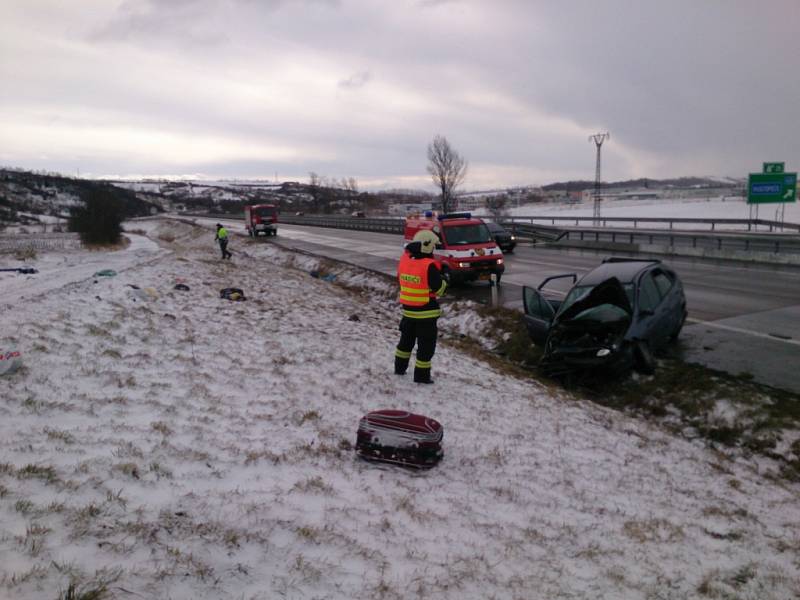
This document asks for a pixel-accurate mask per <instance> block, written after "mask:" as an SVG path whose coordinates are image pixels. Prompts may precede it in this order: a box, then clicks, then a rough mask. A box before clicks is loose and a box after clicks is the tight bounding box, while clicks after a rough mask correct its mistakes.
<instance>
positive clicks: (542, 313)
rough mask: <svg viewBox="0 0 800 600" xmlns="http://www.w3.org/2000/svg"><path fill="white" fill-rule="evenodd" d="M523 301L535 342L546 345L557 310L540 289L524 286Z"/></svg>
mask: <svg viewBox="0 0 800 600" xmlns="http://www.w3.org/2000/svg"><path fill="white" fill-rule="evenodd" d="M522 303H523V305H524V306H525V314H524V315H523V318H524V319H525V326H526V327H527V328H528V335H530V337H531V339H532V340H533V343H534V344H536V345H537V346H542V347H544V343H545V342H546V341H547V336H548V334H549V333H550V326H551V324H552V323H553V317H555V314H556V311H555V309H553V307H552V306H551V305H550V303H549V302H548V301H547V298H545V297H544V296H543V295H542V294H541V293H540V292H539V291H538V290H536V289H534V288H530V287H528V286H523V287H522Z"/></svg>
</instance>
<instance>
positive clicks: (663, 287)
mask: <svg viewBox="0 0 800 600" xmlns="http://www.w3.org/2000/svg"><path fill="white" fill-rule="evenodd" d="M653 278H654V279H655V282H656V287H657V288H658V293H659V295H660V296H661V297H662V298H663V297H664V296H666V295H667V292H669V290H670V288H671V287H672V284H673V283H674V281H673V279H672V277H670V276H669V274H668V273H665V272H664V271H656V273H655V275H654V276H653Z"/></svg>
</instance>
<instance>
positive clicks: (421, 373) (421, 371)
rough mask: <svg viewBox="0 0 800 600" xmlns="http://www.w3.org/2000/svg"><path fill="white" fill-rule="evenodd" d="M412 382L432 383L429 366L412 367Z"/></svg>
mask: <svg viewBox="0 0 800 600" xmlns="http://www.w3.org/2000/svg"><path fill="white" fill-rule="evenodd" d="M414 383H433V379H431V368H430V367H428V368H420V367H414Z"/></svg>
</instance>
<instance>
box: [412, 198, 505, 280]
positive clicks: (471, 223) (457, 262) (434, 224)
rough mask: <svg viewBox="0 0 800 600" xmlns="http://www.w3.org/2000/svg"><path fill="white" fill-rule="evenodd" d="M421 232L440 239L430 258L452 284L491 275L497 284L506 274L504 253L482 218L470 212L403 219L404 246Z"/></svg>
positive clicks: (487, 278)
mask: <svg viewBox="0 0 800 600" xmlns="http://www.w3.org/2000/svg"><path fill="white" fill-rule="evenodd" d="M424 229H428V230H431V231H433V232H434V233H435V234H436V235H438V236H439V239H440V240H441V244H440V245H437V246H436V249H435V250H434V252H433V255H434V258H436V259H437V260H439V261H440V262H441V263H442V269H443V270H444V271H446V272H448V273H449V275H450V281H451V282H453V283H458V282H465V281H491V276H492V275H496V276H497V280H496V281H497V283H500V277H501V276H502V274H503V271H505V264H504V263H505V260H504V259H503V252H502V251H501V250H500V248H498V247H497V244H496V243H495V241H494V238H493V237H492V234H491V233H490V232H489V228H488V227H486V223H484V222H483V221H482V220H481V219H478V218H473V216H472V215H471V214H470V213H450V214H446V215H437V214H436V213H433V212H426V213H425V214H424V215H411V216H409V217H406V226H405V235H404V237H405V241H406V243H408V242H410V241H411V240H413V238H414V235H416V233H417V232H418V231H422V230H424Z"/></svg>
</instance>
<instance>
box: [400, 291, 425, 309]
mask: <svg viewBox="0 0 800 600" xmlns="http://www.w3.org/2000/svg"><path fill="white" fill-rule="evenodd" d="M404 301H405V302H404ZM400 303H401V304H411V305H414V306H425V305H426V304H427V303H428V298H418V297H417V296H404V295H403V294H400Z"/></svg>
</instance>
